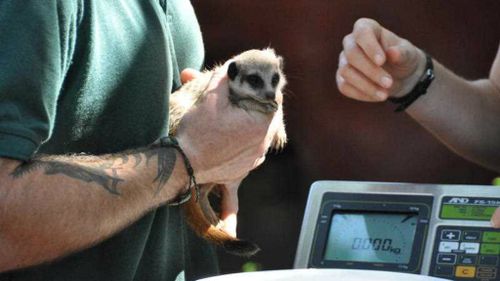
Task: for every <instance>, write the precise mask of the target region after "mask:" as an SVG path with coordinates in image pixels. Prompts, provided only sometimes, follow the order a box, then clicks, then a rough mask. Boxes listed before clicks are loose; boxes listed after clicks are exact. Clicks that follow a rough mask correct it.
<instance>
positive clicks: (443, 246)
mask: <svg viewBox="0 0 500 281" xmlns="http://www.w3.org/2000/svg"><path fill="white" fill-rule="evenodd" d="M458 244H459V243H458V242H440V243H439V252H440V253H451V251H452V250H458Z"/></svg>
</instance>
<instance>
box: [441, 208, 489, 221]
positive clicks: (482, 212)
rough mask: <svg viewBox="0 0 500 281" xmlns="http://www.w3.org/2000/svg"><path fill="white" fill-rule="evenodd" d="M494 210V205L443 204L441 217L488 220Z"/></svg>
mask: <svg viewBox="0 0 500 281" xmlns="http://www.w3.org/2000/svg"><path fill="white" fill-rule="evenodd" d="M495 210H496V207H486V206H466V205H443V207H442V209H441V218H443V219H464V220H484V221H489V220H490V219H491V216H492V215H493V213H494V212H495Z"/></svg>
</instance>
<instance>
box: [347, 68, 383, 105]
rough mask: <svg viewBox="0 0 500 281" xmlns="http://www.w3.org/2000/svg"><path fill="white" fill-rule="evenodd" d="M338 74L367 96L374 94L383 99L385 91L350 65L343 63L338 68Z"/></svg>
mask: <svg viewBox="0 0 500 281" xmlns="http://www.w3.org/2000/svg"><path fill="white" fill-rule="evenodd" d="M338 73H339V75H340V76H341V77H342V78H343V79H344V80H345V82H347V83H348V84H350V85H353V86H354V87H355V88H356V89H358V90H359V91H361V92H363V93H364V94H366V95H368V96H375V97H377V98H378V100H380V99H385V97H386V96H387V93H386V92H385V91H384V89H382V88H381V87H378V86H377V85H375V84H374V83H372V82H371V81H370V79H368V78H367V77H366V76H365V75H363V74H362V73H360V72H359V71H358V70H357V69H355V68H353V67H351V66H350V65H345V66H343V67H341V68H339V70H338Z"/></svg>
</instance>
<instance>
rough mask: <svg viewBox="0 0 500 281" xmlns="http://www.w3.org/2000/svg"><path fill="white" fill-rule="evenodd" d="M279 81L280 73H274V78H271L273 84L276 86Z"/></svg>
mask: <svg viewBox="0 0 500 281" xmlns="http://www.w3.org/2000/svg"><path fill="white" fill-rule="evenodd" d="M279 82H280V75H279V74H278V73H274V75H273V78H272V80H271V85H273V87H276V86H277V85H278V83H279Z"/></svg>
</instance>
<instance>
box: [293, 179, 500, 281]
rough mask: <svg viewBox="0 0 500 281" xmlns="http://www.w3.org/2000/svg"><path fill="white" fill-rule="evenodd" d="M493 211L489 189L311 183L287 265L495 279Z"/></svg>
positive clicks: (495, 200)
mask: <svg viewBox="0 0 500 281" xmlns="http://www.w3.org/2000/svg"><path fill="white" fill-rule="evenodd" d="M497 207H500V187H495V186H474V185H432V184H408V183H377V182H349V181H318V182H315V183H314V184H313V185H312V187H311V190H310V192H309V198H308V202H307V206H306V210H305V214H304V221H303V223H302V229H301V234H300V239H299V244H298V248H297V254H296V257H295V265H294V267H295V268H343V269H369V270H383V271H395V272H404V273H414V274H422V275H429V276H435V277H441V278H445V279H451V280H471V281H475V280H481V281H500V229H494V228H492V227H491V225H490V219H491V216H492V215H493V213H494V212H495V210H496V208H497Z"/></svg>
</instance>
